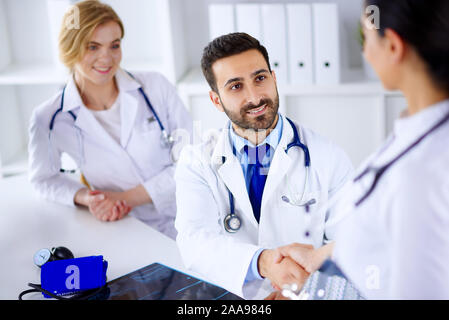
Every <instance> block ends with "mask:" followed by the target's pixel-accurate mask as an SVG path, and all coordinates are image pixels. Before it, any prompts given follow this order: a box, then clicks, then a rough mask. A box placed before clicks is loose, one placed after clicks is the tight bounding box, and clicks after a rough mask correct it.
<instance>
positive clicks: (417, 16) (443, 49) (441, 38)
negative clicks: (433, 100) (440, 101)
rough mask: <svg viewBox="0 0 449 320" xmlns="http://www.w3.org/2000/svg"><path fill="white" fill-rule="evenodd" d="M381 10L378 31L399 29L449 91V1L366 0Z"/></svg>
mask: <svg viewBox="0 0 449 320" xmlns="http://www.w3.org/2000/svg"><path fill="white" fill-rule="evenodd" d="M365 5H367V6H371V5H374V6H377V7H378V8H379V12H380V15H381V16H380V26H379V29H378V33H379V35H380V36H381V37H383V36H384V35H385V30H386V29H387V28H389V29H392V30H394V31H396V32H397V33H398V34H399V35H400V36H401V37H402V38H403V39H404V41H406V42H407V43H409V44H410V45H411V46H412V47H413V48H415V50H416V51H417V52H418V54H419V56H420V57H421V58H422V59H423V60H424V62H425V63H426V64H427V67H428V71H429V73H430V75H431V76H432V78H433V79H434V82H435V84H436V85H438V86H439V87H441V88H443V89H446V91H447V92H448V93H449V36H448V35H449V1H448V0H433V1H423V0H400V1H391V0H365Z"/></svg>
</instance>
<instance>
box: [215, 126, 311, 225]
mask: <svg viewBox="0 0 449 320" xmlns="http://www.w3.org/2000/svg"><path fill="white" fill-rule="evenodd" d="M286 119H287V120H288V122H289V123H290V125H291V127H292V129H293V141H292V142H291V143H290V144H288V145H287V149H285V152H286V153H288V151H289V150H290V149H291V148H293V147H298V148H301V149H302V151H303V152H304V162H305V164H304V165H305V168H306V171H307V174H306V183H307V181H308V176H309V169H310V152H309V148H308V147H307V146H306V145H305V144H303V143H302V142H301V139H300V138H299V133H298V130H297V129H296V126H295V124H294V123H293V121H291V120H290V119H289V118H286ZM232 151H233V153H234V155H236V150H235V147H234V146H233V148H232ZM225 161H226V158H225V157H223V164H224V163H225ZM305 189H306V186H304V190H303V195H304V192H305ZM228 195H229V208H230V213H229V214H228V215H227V216H226V217H225V218H224V220H223V225H224V229H225V230H226V231H227V232H229V233H236V232H237V231H239V230H240V227H241V226H242V220H241V219H240V217H239V216H238V215H237V214H236V213H235V206H234V196H233V195H232V193H231V191H230V190H229V189H228ZM284 198H285V196H284V197H282V200H283V201H285V202H288V201H286V199H284ZM314 203H316V200H315V199H312V200H310V201H308V202H307V204H304V206H305V205H307V206H308V205H311V204H314Z"/></svg>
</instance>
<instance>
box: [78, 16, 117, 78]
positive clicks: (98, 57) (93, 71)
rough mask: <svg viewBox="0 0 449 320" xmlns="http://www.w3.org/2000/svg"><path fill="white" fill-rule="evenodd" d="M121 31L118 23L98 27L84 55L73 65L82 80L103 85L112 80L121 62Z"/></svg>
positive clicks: (108, 23) (112, 22) (111, 22)
mask: <svg viewBox="0 0 449 320" xmlns="http://www.w3.org/2000/svg"><path fill="white" fill-rule="evenodd" d="M121 38H122V31H121V29H120V26H119V25H118V23H116V22H114V21H110V22H107V23H104V24H101V25H99V26H98V27H97V28H96V29H95V30H94V32H93V34H92V37H91V38H90V39H89V42H88V44H87V48H86V53H85V54H84V56H83V57H82V58H81V60H80V61H79V62H78V63H76V64H75V72H77V73H78V74H79V75H80V76H81V77H82V78H83V80H85V81H86V80H87V81H88V82H92V83H94V84H96V85H103V84H106V83H109V82H110V81H112V80H113V78H114V76H115V74H116V72H117V70H118V68H119V67H120V62H121V60H122V49H121Z"/></svg>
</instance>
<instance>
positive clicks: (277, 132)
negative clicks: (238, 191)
mask: <svg viewBox="0 0 449 320" xmlns="http://www.w3.org/2000/svg"><path fill="white" fill-rule="evenodd" d="M283 126H284V123H283V120H282V116H281V115H280V114H278V122H277V124H276V127H275V128H274V129H273V130H272V131H271V132H270V134H269V135H268V136H267V137H266V138H265V140H264V141H263V142H261V143H260V144H259V145H257V147H258V146H261V145H264V144H268V145H269V146H270V148H269V149H268V150H267V153H266V154H265V157H264V158H263V159H262V161H261V164H262V166H263V167H264V168H266V170H267V173H268V170H269V168H270V165H271V160H272V159H273V155H274V152H275V150H276V148H277V146H278V145H279V141H281V137H282V129H283ZM230 127H231V128H230V129H229V139H230V141H231V146H232V147H233V148H234V150H235V156H236V157H237V159H238V160H239V162H240V165H241V167H242V170H243V176H244V177H245V183H246V190H247V191H248V193H249V185H250V182H251V171H248V161H249V157H248V154H247V153H246V152H245V146H248V147H251V148H254V147H256V146H255V145H254V144H252V143H251V142H250V141H248V140H246V139H244V138H242V137H240V136H239V135H237V134H236V133H235V132H234V128H233V127H232V125H231V124H230ZM263 250H264V249H259V250H257V251H256V253H255V254H254V256H253V259H252V260H251V264H250V267H249V268H248V273H247V274H246V278H245V282H250V281H253V280H256V279H260V280H262V279H263V278H262V277H261V276H260V274H259V270H258V267H257V262H258V260H259V256H260V254H261V253H262V251H263Z"/></svg>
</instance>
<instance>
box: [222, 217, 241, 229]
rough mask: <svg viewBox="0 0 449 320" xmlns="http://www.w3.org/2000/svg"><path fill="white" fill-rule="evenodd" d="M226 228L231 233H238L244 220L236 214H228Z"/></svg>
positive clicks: (225, 219)
mask: <svg viewBox="0 0 449 320" xmlns="http://www.w3.org/2000/svg"><path fill="white" fill-rule="evenodd" d="M223 223H224V228H225V230H226V231H227V232H229V233H236V232H237V231H239V230H240V227H241V226H242V220H241V219H240V218H239V217H238V216H237V215H236V214H232V213H230V214H228V215H227V216H226V217H225V218H224V221H223Z"/></svg>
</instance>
